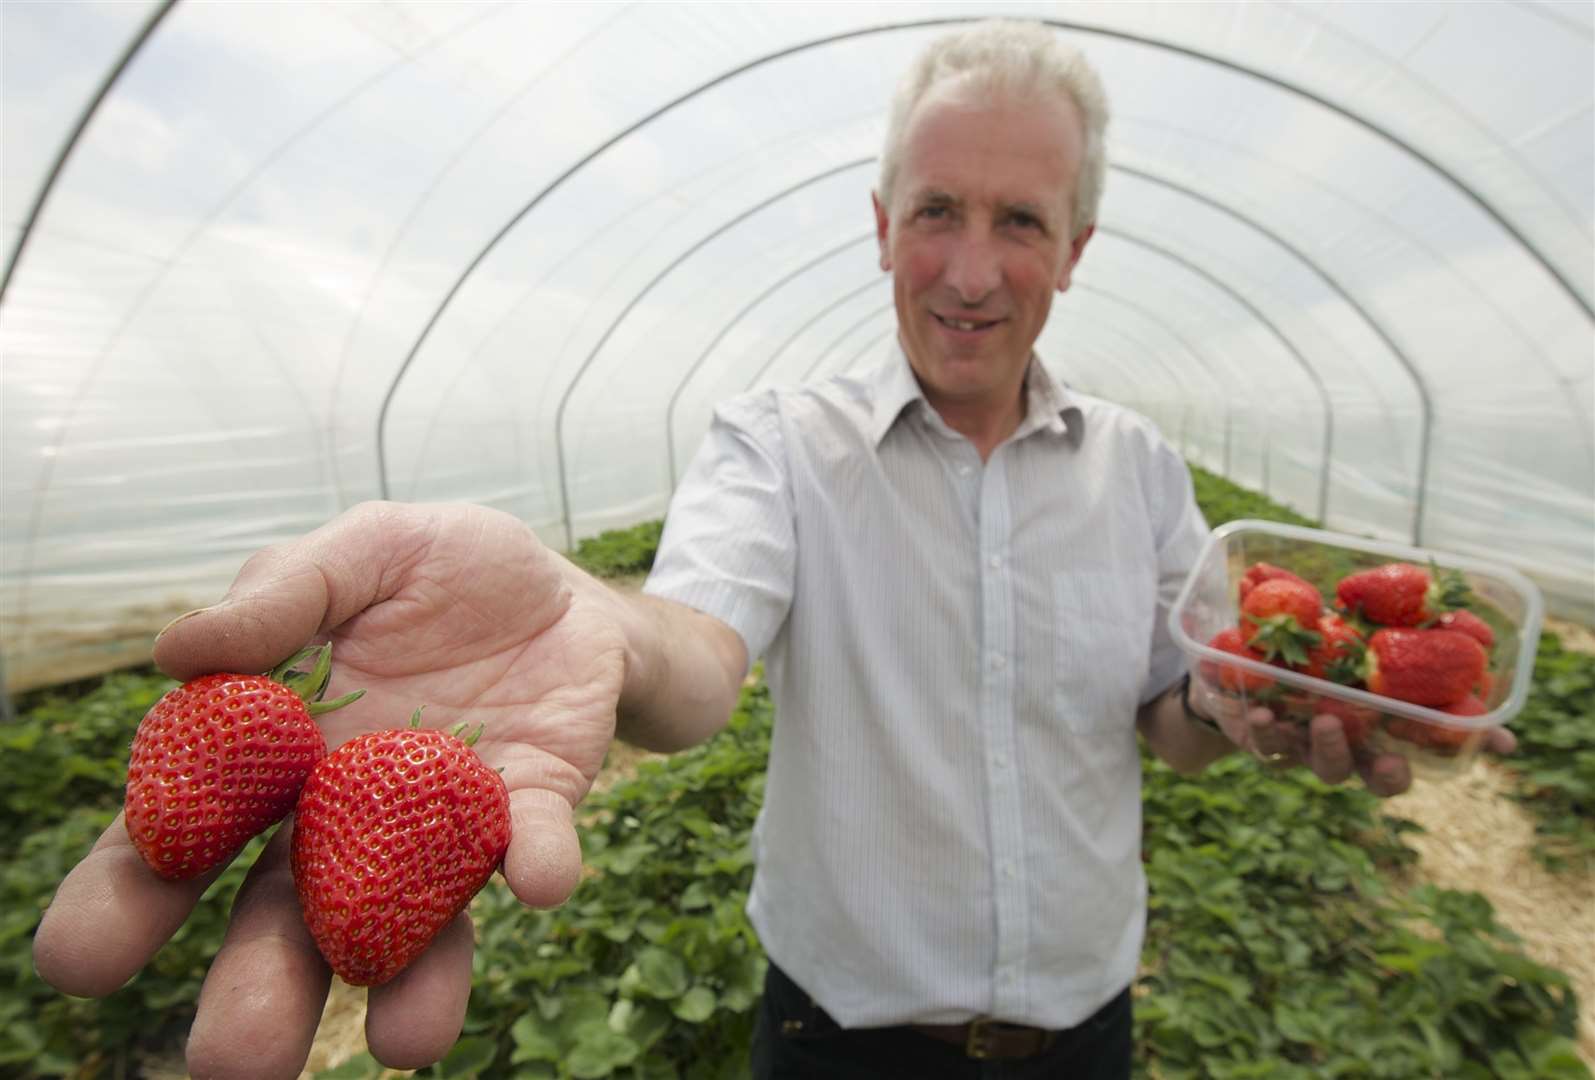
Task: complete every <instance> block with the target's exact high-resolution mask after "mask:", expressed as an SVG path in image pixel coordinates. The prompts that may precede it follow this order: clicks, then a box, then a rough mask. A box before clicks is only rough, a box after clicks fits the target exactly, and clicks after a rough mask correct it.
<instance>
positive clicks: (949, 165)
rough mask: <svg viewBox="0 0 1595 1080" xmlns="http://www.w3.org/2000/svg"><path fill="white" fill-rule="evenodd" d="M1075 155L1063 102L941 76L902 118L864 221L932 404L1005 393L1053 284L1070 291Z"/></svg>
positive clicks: (1077, 128)
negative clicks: (886, 171)
mask: <svg viewBox="0 0 1595 1080" xmlns="http://www.w3.org/2000/svg"><path fill="white" fill-rule="evenodd" d="M1083 154H1084V133H1083V130H1082V126H1081V121H1080V117H1079V113H1078V110H1077V109H1076V108H1075V107H1074V105H1073V104H1072V103H1071V102H1067V101H1062V100H1050V99H1049V100H1046V101H1041V102H1038V101H1035V100H1031V99H1023V100H1016V101H1004V100H1002V99H996V100H993V99H991V98H990V97H989V96H988V95H985V94H983V93H981V92H980V91H978V90H976V89H974V88H972V87H970V86H968V85H967V84H966V82H965V81H963V80H949V81H947V82H944V83H942V84H940V85H938V86H936V87H933V88H932V89H931V90H930V91H929V92H928V93H927V94H926V96H925V97H924V98H923V99H921V101H920V103H919V105H918V106H917V107H916V108H915V110H914V112H913V114H912V115H911V116H910V118H909V121H908V127H907V129H906V131H905V133H904V141H903V148H902V159H901V162H900V164H899V168H898V173H897V179H896V182H895V192H894V194H893V195H892V205H891V206H889V207H883V206H882V205H881V204H880V202H879V200H876V203H875V225H876V232H877V234H878V237H879V240H880V249H881V268H882V269H884V270H890V271H891V272H892V290H893V294H894V297H895V299H896V305H897V320H898V327H899V333H900V334H901V338H902V342H903V348H904V351H905V352H907V354H908V358H909V362H910V363H911V364H912V366H913V368H914V373H915V374H916V375H917V376H918V377H919V381H920V384H921V385H922V386H923V387H924V390H925V394H926V397H927V399H928V400H929V401H930V403H931V404H932V405H933V406H940V405H943V404H955V405H962V406H965V407H972V406H980V405H991V406H992V407H995V408H1005V407H1008V405H1009V404H1010V403H1012V402H1013V401H1014V400H1016V399H1017V397H1018V394H1019V386H1020V385H1021V383H1022V382H1023V379H1024V371H1025V366H1026V363H1027V362H1028V360H1029V357H1030V350H1031V346H1033V345H1034V344H1035V341H1036V338H1037V337H1038V336H1039V335H1040V334H1041V328H1042V326H1044V325H1045V324H1046V321H1047V313H1048V312H1049V311H1050V310H1051V307H1052V293H1053V290H1054V289H1056V290H1057V291H1059V292H1062V291H1063V290H1064V289H1066V288H1068V287H1069V277H1070V274H1071V273H1072V271H1073V269H1074V264H1075V263H1076V262H1077V261H1078V260H1079V258H1080V254H1081V252H1082V251H1083V250H1084V248H1085V242H1086V240H1087V239H1089V237H1090V230H1087V231H1086V232H1085V233H1084V234H1083V235H1081V236H1080V237H1079V238H1073V237H1072V235H1071V234H1072V231H1073V230H1072V222H1071V214H1072V209H1073V206H1074V192H1075V184H1076V183H1077V181H1078V179H1079V173H1080V162H1081V159H1082V157H1083Z"/></svg>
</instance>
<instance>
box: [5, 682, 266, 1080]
mask: <svg viewBox="0 0 1595 1080" xmlns="http://www.w3.org/2000/svg"><path fill="white" fill-rule="evenodd" d="M173 685H174V683H173V682H172V680H170V679H168V678H166V677H165V676H163V675H160V674H158V673H156V672H154V671H151V670H148V669H144V670H139V671H132V672H121V673H117V674H113V675H110V676H107V677H106V678H104V679H103V680H97V681H95V682H93V683H81V684H75V685H72V686H69V687H63V688H56V689H53V690H48V691H40V692H37V693H34V694H30V695H28V696H26V697H24V698H22V699H21V700H19V701H18V702H17V706H18V708H17V718H16V720H15V721H13V722H12V723H10V724H7V725H4V726H0V755H3V756H4V758H5V760H6V765H7V777H6V786H5V789H4V793H3V795H0V800H3V801H0V806H3V807H4V814H3V817H0V900H3V903H0V910H3V911H4V915H3V916H0V985H4V987H5V993H4V994H0V1074H4V1075H17V1076H26V1077H32V1076H71V1077H95V1076H134V1075H137V1074H138V1066H139V1062H140V1061H141V1060H142V1058H143V1057H144V1056H145V1055H146V1054H149V1053H156V1052H168V1051H170V1050H171V1049H172V1047H173V1046H175V1045H180V1043H181V1040H182V1038H183V1036H184V1034H185V1033H186V1032H187V1030H188V1025H189V1022H190V1021H191V1020H192V1018H193V1015H194V1002H195V1001H196V1000H197V999H198V997H199V987H200V983H201V981H202V980H203V979H204V975H205V969H206V967H207V966H208V965H209V963H210V958H211V957H212V956H214V955H215V953H216V950H217V949H218V948H219V947H220V945H221V941H222V934H223V932H224V930H225V929H226V925H227V909H228V906H229V903H230V900H231V896H232V894H233V893H234V892H235V891H236V890H237V888H238V885H239V884H240V883H241V882H242V881H243V877H244V873H245V872H246V871H247V870H248V868H249V866H250V865H251V864H252V863H253V862H254V859H255V857H256V855H257V854H258V853H259V850H260V848H261V846H263V845H262V842H261V841H258V840H257V841H254V842H253V843H251V844H250V845H249V846H248V847H246V848H245V849H244V851H243V853H242V854H241V855H240V856H239V857H238V858H237V859H235V860H234V861H233V864H232V865H231V866H230V867H228V869H227V870H226V871H224V872H223V873H222V875H221V876H220V878H218V880H217V881H216V882H215V884H213V885H212V886H211V888H210V889H209V891H208V892H207V893H206V896H205V898H204V899H203V900H201V901H200V903H199V905H198V907H197V908H196V909H195V912H194V915H193V917H192V918H190V919H189V921H188V922H187V923H186V924H185V925H184V927H183V929H182V930H180V931H179V932H178V933H177V935H176V936H175V937H173V939H172V940H171V941H170V942H169V943H168V944H167V945H166V947H165V948H164V949H162V950H161V951H160V952H159V953H158V954H156V956H155V958H154V960H153V961H152V962H151V963H150V964H149V965H148V966H147V967H146V968H145V969H144V971H142V972H141V973H140V974H139V975H138V976H137V977H135V978H134V979H133V980H132V981H130V982H129V983H128V984H127V985H126V986H125V987H123V988H122V989H121V990H119V991H117V992H116V993H115V994H113V995H111V996H110V997H108V998H105V999H103V1000H99V1001H94V1000H85V999H81V998H70V997H66V996H64V995H62V994H60V993H58V992H56V991H55V990H54V989H53V988H51V987H49V986H47V985H46V984H45V983H43V982H42V981H41V980H40V979H39V978H38V976H37V975H35V974H34V972H33V954H32V937H33V931H34V928H35V927H37V926H38V924H39V917H40V916H41V915H42V914H43V912H44V908H45V905H46V904H48V903H49V901H50V897H51V896H52V895H53V894H54V892H55V887H56V885H58V884H59V883H60V881H61V879H62V878H64V877H65V876H66V874H67V871H68V870H70V869H71V868H72V866H73V864H75V863H76V862H77V860H78V859H79V858H81V857H82V856H83V854H84V853H85V852H86V851H88V849H89V847H90V846H91V845H92V844H93V843H94V840H95V838H96V837H98V836H99V834H100V833H101V832H102V831H103V830H104V829H105V827H106V826H107V825H109V824H110V823H111V821H112V819H114V818H115V817H116V813H117V810H118V809H120V807H121V805H122V794H123V779H124V778H125V776H126V770H127V759H128V745H129V743H130V741H131V740H132V738H133V732H134V729H135V728H136V727H137V725H138V722H139V718H140V717H142V716H143V715H144V713H145V712H146V711H147V710H148V709H149V708H150V706H151V705H153V704H154V703H155V701H156V700H157V699H158V698H159V697H160V696H161V695H162V694H163V693H165V692H166V691H167V690H168V689H170V688H171V687H172V686H173Z"/></svg>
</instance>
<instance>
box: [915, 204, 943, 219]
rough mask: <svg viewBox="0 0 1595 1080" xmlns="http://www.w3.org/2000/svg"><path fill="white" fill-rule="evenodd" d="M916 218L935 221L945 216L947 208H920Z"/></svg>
mask: <svg viewBox="0 0 1595 1080" xmlns="http://www.w3.org/2000/svg"><path fill="white" fill-rule="evenodd" d="M916 216H917V217H920V218H922V219H928V220H931V221H935V220H938V219H940V218H944V217H946V216H947V208H946V207H945V206H921V207H920V208H919V213H918V214H917V215H916Z"/></svg>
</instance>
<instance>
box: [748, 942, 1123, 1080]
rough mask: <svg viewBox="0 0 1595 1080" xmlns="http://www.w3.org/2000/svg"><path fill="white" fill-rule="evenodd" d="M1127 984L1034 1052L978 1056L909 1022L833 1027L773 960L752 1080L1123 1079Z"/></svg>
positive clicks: (761, 1010) (756, 1035)
mask: <svg viewBox="0 0 1595 1080" xmlns="http://www.w3.org/2000/svg"><path fill="white" fill-rule="evenodd" d="M1130 1051H1131V1041H1130V991H1129V990H1128V989H1126V990H1125V991H1124V992H1123V993H1122V994H1120V995H1119V996H1118V997H1116V998H1114V999H1113V1000H1112V1001H1110V1002H1108V1003H1107V1004H1106V1005H1104V1006H1103V1007H1102V1008H1101V1009H1099V1010H1098V1011H1097V1012H1096V1013H1094V1014H1093V1015H1091V1016H1089V1017H1087V1018H1086V1019H1085V1020H1083V1021H1081V1022H1080V1024H1078V1025H1077V1026H1075V1027H1072V1028H1070V1029H1069V1030H1067V1031H1065V1032H1062V1033H1061V1034H1060V1035H1059V1036H1058V1039H1057V1041H1056V1042H1054V1043H1053V1044H1052V1046H1050V1047H1049V1048H1048V1049H1047V1050H1045V1051H1043V1052H1042V1053H1041V1054H1039V1055H1037V1056H1036V1057H1033V1058H1026V1059H1024V1060H1010V1061H990V1060H986V1061H981V1060H976V1059H973V1058H969V1057H966V1056H965V1055H964V1052H963V1050H961V1049H960V1048H959V1047H957V1046H953V1045H951V1044H949V1043H944V1042H939V1041H938V1040H936V1039H933V1038H930V1037H929V1036H927V1035H922V1034H920V1033H919V1032H917V1031H914V1030H912V1029H910V1028H903V1027H891V1028H854V1029H844V1028H839V1027H837V1026H836V1024H835V1022H834V1021H832V1020H831V1019H830V1018H829V1017H828V1016H827V1015H826V1014H825V1013H824V1012H823V1011H821V1009H820V1007H819V1006H818V1005H816V1004H814V1002H813V1000H812V999H810V998H809V996H808V995H807V994H805V993H804V992H803V989H802V987H800V986H798V985H797V983H795V982H793V981H792V980H791V979H790V978H788V977H787V974H786V973H785V972H784V971H782V970H781V969H780V968H778V967H776V966H775V965H774V964H771V965H770V971H769V974H768V975H766V976H765V979H764V999H763V1001H761V1002H760V1003H759V1018H758V1021H757V1025H756V1027H755V1029H754V1033H753V1076H754V1080H898V1078H901V1080H1128V1077H1129V1075H1130Z"/></svg>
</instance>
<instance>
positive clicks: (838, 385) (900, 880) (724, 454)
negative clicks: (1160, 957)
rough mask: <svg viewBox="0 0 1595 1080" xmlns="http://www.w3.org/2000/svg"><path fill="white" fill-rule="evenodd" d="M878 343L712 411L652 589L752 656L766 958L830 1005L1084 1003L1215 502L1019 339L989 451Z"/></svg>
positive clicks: (852, 1021)
mask: <svg viewBox="0 0 1595 1080" xmlns="http://www.w3.org/2000/svg"><path fill="white" fill-rule="evenodd" d="M885 351H886V352H889V355H888V356H886V357H885V358H884V360H883V362H882V363H881V364H879V365H878V366H877V367H876V368H875V369H874V370H872V371H871V372H870V373H868V374H867V375H864V376H862V377H849V376H840V377H837V378H833V379H831V380H829V381H827V382H824V383H822V384H818V385H810V386H804V387H801V388H798V389H795V390H770V391H762V392H757V393H752V394H747V395H743V396H741V397H739V398H737V399H735V400H732V401H730V402H728V403H726V404H725V405H723V406H722V407H720V408H719V409H718V410H717V411H716V413H715V417H714V421H713V424H712V426H711V429H710V431H709V433H708V435H707V436H706V437H705V440H704V442H703V445H702V446H701V448H700V450H699V452H698V454H697V456H696V458H695V459H694V461H693V464H692V467H691V469H690V470H689V473H688V475H687V477H686V478H685V480H684V481H683V483H682V485H681V487H680V489H679V491H678V492H677V494H676V497H675V499H674V500H673V502H672V503H671V507H670V512H669V516H668V519H667V521H666V526H665V533H664V537H663V540H662V542H661V545H660V549H659V555H658V559H657V561H656V563H655V566H654V570H653V573H652V575H651V576H650V578H649V580H648V583H647V586H646V590H647V591H648V592H649V593H651V594H654V595H656V596H662V597H668V598H670V599H673V600H677V601H679V602H681V603H684V604H687V605H689V606H691V607H693V608H697V609H698V610H701V611H704V612H707V613H708V614H710V615H714V616H716V617H717V618H719V619H721V620H722V621H724V622H725V623H727V624H728V625H730V626H731V627H733V628H734V629H735V630H736V631H737V632H738V633H739V634H741V635H742V638H743V641H744V642H745V643H746V644H747V647H748V655H749V656H750V657H757V656H761V655H763V656H765V658H766V676H767V678H768V680H769V684H770V689H771V693H772V694H773V696H774V699H775V705H776V720H775V731H774V742H773V745H772V748H771V753H770V764H769V775H768V781H767V786H766V789H765V802H764V807H763V809H762V811H761V812H760V814H759V819H758V824H757V826H756V827H755V829H754V836H753V844H754V854H755V859H756V870H755V875H754V883H753V891H752V895H751V896H750V898H749V903H748V912H749V916H750V918H751V919H752V921H753V924H754V927H755V929H756V930H757V931H758V933H759V936H760V939H761V940H762V941H763V943H764V945H765V948H766V950H767V951H768V953H769V955H770V957H771V959H773V960H774V961H775V962H776V963H777V964H779V965H780V966H781V967H782V968H783V969H785V970H786V971H787V973H788V974H790V975H791V976H792V978H793V979H794V980H795V981H796V982H797V983H798V984H799V985H801V986H802V987H803V988H804V989H805V990H807V991H808V992H809V993H810V994H811V995H812V996H813V997H814V998H815V999H816V1000H817V1001H818V1002H819V1004H820V1005H821V1006H822V1007H823V1008H824V1009H825V1010H826V1011H827V1012H829V1013H830V1014H831V1015H832V1016H834V1017H835V1018H836V1019H837V1020H838V1022H840V1023H841V1024H842V1025H843V1026H846V1027H872V1026H878V1025H888V1024H899V1023H910V1022H917V1023H959V1022H963V1021H965V1020H969V1019H971V1018H973V1017H975V1016H981V1015H985V1016H994V1017H996V1018H998V1019H1001V1020H1005V1021H1009V1022H1013V1023H1025V1024H1035V1025H1040V1026H1044V1027H1049V1028H1061V1027H1070V1026H1073V1025H1074V1024H1076V1023H1078V1022H1079V1021H1080V1020H1082V1019H1083V1018H1085V1017H1086V1016H1088V1015H1090V1014H1091V1013H1092V1012H1094V1011H1095V1010H1096V1009H1097V1008H1098V1007H1100V1006H1101V1005H1103V1004H1104V1003H1105V1002H1107V1001H1108V1000H1109V999H1110V998H1112V997H1113V996H1114V995H1115V994H1117V993H1118V992H1119V991H1120V990H1122V989H1123V988H1124V987H1125V986H1126V985H1128V984H1129V982H1130V981H1131V980H1132V979H1133V977H1134V975H1135V971H1136V963H1137V959H1138V955H1139V952H1140V948H1141V940H1142V936H1143V934H1144V930H1145V919H1146V881H1145V877H1144V875H1143V873H1142V869H1141V857H1140V856H1141V843H1140V839H1141V803H1140V759H1139V755H1138V752H1137V743H1136V730H1135V713H1136V709H1137V706H1138V705H1139V704H1141V703H1142V702H1145V701H1148V700H1150V699H1151V698H1153V697H1155V696H1156V695H1157V694H1159V693H1161V692H1162V691H1163V690H1164V689H1166V688H1167V687H1168V686H1169V685H1170V684H1172V683H1173V681H1174V680H1175V679H1176V678H1178V677H1179V675H1180V674H1181V672H1182V671H1183V660H1182V657H1181V655H1180V653H1179V652H1178V650H1177V649H1176V647H1175V646H1174V644H1173V643H1172V641H1171V640H1170V638H1169V636H1168V633H1167V630H1166V629H1165V620H1166V616H1167V614H1168V609H1169V607H1170V606H1171V605H1172V604H1173V602H1174V598H1175V595H1176V594H1177V592H1178V590H1179V586H1180V584H1181V582H1182V581H1183V580H1184V577H1185V573H1186V571H1187V569H1188V568H1189V567H1190V566H1191V564H1192V563H1193V562H1194V561H1195V559H1196V556H1197V553H1198V551H1199V549H1200V547H1201V545H1202V541H1203V539H1204V538H1205V535H1206V525H1205V523H1204V522H1203V521H1202V518H1201V514H1200V512H1199V511H1198V510H1197V508H1196V504H1195V500H1194V498H1193V496H1192V492H1191V482H1190V474H1189V472H1188V471H1187V469H1186V467H1185V464H1184V462H1183V461H1182V460H1181V459H1180V457H1179V455H1178V454H1177V453H1176V452H1175V451H1174V450H1173V449H1172V448H1170V447H1169V446H1168V444H1167V443H1166V442H1164V440H1163V439H1162V438H1161V437H1160V436H1159V435H1158V433H1157V431H1156V429H1155V428H1154V427H1153V425H1152V424H1151V423H1150V422H1149V421H1147V420H1145V419H1144V418H1142V417H1140V416H1138V415H1136V414H1135V413H1132V412H1130V411H1128V410H1126V409H1123V408H1121V407H1119V406H1116V405H1112V404H1110V403H1108V402H1105V401H1100V400H1097V399H1094V398H1090V397H1086V396H1083V395H1079V394H1075V393H1073V392H1072V391H1071V392H1068V393H1065V391H1064V390H1063V389H1062V388H1061V387H1059V386H1058V385H1057V383H1056V382H1054V380H1053V379H1052V378H1051V377H1050V376H1049V375H1048V374H1047V373H1046V371H1045V369H1044V368H1043V367H1042V366H1041V364H1040V363H1039V362H1036V361H1034V360H1033V361H1032V363H1031V365H1030V370H1029V374H1028V376H1027V381H1026V394H1027V406H1026V414H1025V418H1024V420H1023V421H1022V422H1021V424H1020V426H1019V428H1018V430H1017V431H1015V432H1014V434H1013V435H1012V436H1011V437H1010V438H1009V439H1008V440H1007V441H1005V442H1004V443H1003V444H1002V445H1000V446H999V447H997V449H996V450H995V451H994V452H993V453H992V454H991V457H990V459H989V460H988V461H987V462H985V463H984V464H982V462H981V460H980V456H979V453H978V452H977V451H976V449H975V447H974V445H973V444H972V443H970V442H969V441H968V440H967V439H965V438H964V437H963V436H962V435H959V434H958V433H956V432H954V431H953V430H952V429H951V428H949V427H948V426H947V425H946V424H945V423H943V421H942V420H941V418H940V416H938V415H937V414H936V413H935V411H934V410H933V409H931V408H930V406H929V404H928V403H927V402H926V401H925V399H924V396H923V395H922V393H921V392H920V389H919V385H918V383H917V382H916V381H915V379H914V377H913V374H912V371H911V370H910V368H909V366H908V362H907V359H906V358H905V357H904V355H903V353H902V350H901V349H900V348H899V347H898V346H897V344H896V342H895V341H894V342H892V343H891V347H890V349H889V350H885Z"/></svg>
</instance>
